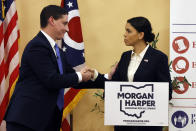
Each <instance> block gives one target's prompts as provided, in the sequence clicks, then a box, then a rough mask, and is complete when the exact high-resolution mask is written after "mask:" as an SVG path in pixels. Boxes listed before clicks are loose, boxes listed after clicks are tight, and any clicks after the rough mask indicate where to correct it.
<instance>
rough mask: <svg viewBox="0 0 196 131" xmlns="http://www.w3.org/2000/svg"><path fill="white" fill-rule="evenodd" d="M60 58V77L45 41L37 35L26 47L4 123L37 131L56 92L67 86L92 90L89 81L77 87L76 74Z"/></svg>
mask: <svg viewBox="0 0 196 131" xmlns="http://www.w3.org/2000/svg"><path fill="white" fill-rule="evenodd" d="M61 53H62V52H61ZM61 56H62V63H63V71H64V73H63V75H60V73H59V69H58V64H57V60H56V56H55V54H54V51H53V49H52V47H51V45H50V43H49V41H48V40H47V39H46V37H45V36H44V35H43V34H42V33H41V32H39V33H38V35H37V36H35V37H34V38H33V39H32V40H31V41H30V42H29V43H28V44H27V46H26V48H25V50H24V52H23V56H22V60H21V67H20V74H19V79H18V82H17V84H16V87H15V91H14V93H13V96H12V98H11V101H10V104H9V107H8V109H7V112H6V115H5V120H6V121H8V122H16V123H18V124H22V125H25V126H26V127H29V128H32V129H35V130H38V131H41V130H43V129H44V128H45V127H46V125H47V123H48V121H49V119H50V118H51V115H52V113H53V112H54V109H55V107H56V102H57V96H58V92H59V89H61V88H68V87H70V86H72V87H74V88H92V87H93V83H92V82H88V83H80V84H78V76H77V74H76V73H75V71H74V70H73V69H72V68H71V66H70V65H69V64H68V63H67V62H66V60H65V58H63V55H61ZM89 83H90V84H89Z"/></svg>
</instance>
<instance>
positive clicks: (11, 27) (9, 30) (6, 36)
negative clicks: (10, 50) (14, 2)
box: [4, 12, 18, 47]
mask: <svg viewBox="0 0 196 131" xmlns="http://www.w3.org/2000/svg"><path fill="white" fill-rule="evenodd" d="M17 19H18V18H17V13H16V12H15V15H14V16H13V17H12V19H11V21H10V23H9V24H8V26H7V30H6V32H5V34H4V42H5V45H4V46H5V47H6V46H7V42H8V39H9V38H10V36H11V35H10V34H11V33H12V32H13V31H14V28H16V27H17V26H16V21H17ZM15 30H17V28H16V29H15ZM15 35H16V34H15Z"/></svg>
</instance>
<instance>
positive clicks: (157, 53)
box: [149, 46, 167, 57]
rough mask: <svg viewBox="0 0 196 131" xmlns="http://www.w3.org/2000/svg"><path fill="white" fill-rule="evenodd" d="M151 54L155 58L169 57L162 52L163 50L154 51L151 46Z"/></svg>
mask: <svg viewBox="0 0 196 131" xmlns="http://www.w3.org/2000/svg"><path fill="white" fill-rule="evenodd" d="M149 48H150V50H151V52H152V53H153V55H154V56H159V57H167V55H166V54H165V53H164V52H162V51H161V50H158V49H154V48H152V47H151V46H149Z"/></svg>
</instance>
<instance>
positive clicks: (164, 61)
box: [157, 55, 172, 100]
mask: <svg viewBox="0 0 196 131" xmlns="http://www.w3.org/2000/svg"><path fill="white" fill-rule="evenodd" d="M158 62H159V63H158V66H157V81H159V82H169V100H171V99H172V84H171V76H170V71H169V66H168V58H167V56H166V55H162V56H161V58H159V60H158Z"/></svg>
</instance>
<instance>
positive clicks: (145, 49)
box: [131, 44, 149, 58]
mask: <svg viewBox="0 0 196 131" xmlns="http://www.w3.org/2000/svg"><path fill="white" fill-rule="evenodd" d="M148 47H149V44H148V45H147V46H146V47H145V48H144V50H143V51H142V52H141V53H140V54H138V56H139V57H141V58H143V57H144V55H145V53H146V51H147V49H148ZM134 55H136V53H135V52H134V51H132V53H131V56H134Z"/></svg>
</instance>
